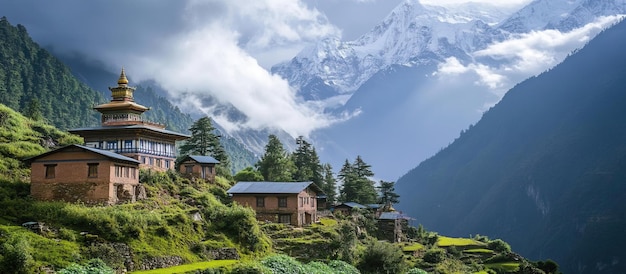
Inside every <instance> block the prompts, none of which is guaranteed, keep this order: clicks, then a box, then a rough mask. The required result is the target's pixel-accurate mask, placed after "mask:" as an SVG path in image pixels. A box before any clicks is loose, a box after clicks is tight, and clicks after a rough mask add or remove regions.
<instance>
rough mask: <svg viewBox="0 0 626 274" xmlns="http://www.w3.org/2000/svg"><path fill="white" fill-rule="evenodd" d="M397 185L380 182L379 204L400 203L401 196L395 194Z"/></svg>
mask: <svg viewBox="0 0 626 274" xmlns="http://www.w3.org/2000/svg"><path fill="white" fill-rule="evenodd" d="M395 184H396V183H395V182H385V181H383V180H381V181H380V186H378V187H377V188H378V191H379V193H380V197H379V199H378V202H379V203H381V204H383V205H386V204H388V203H389V204H397V203H398V202H400V200H399V198H400V195H398V194H397V193H396V192H395Z"/></svg>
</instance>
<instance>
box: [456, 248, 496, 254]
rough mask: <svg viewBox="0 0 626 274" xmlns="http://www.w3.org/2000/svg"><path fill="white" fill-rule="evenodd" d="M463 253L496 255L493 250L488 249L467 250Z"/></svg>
mask: <svg viewBox="0 0 626 274" xmlns="http://www.w3.org/2000/svg"><path fill="white" fill-rule="evenodd" d="M463 252H465V253H492V254H493V253H494V252H493V250H491V249H486V248H474V249H466V250H463Z"/></svg>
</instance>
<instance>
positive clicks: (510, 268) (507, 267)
mask: <svg viewBox="0 0 626 274" xmlns="http://www.w3.org/2000/svg"><path fill="white" fill-rule="evenodd" d="M485 267H487V268H491V269H494V270H502V271H506V272H516V271H518V270H519V263H516V262H504V263H495V264H485Z"/></svg>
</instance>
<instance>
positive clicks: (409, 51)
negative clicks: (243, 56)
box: [272, 0, 626, 101]
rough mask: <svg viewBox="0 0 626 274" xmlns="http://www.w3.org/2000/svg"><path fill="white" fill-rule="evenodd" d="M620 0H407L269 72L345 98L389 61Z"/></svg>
mask: <svg viewBox="0 0 626 274" xmlns="http://www.w3.org/2000/svg"><path fill="white" fill-rule="evenodd" d="M625 1H626V0H558V1H555V0H536V1H533V2H532V3H530V4H528V5H527V6H525V7H524V8H522V9H521V10H519V11H517V12H515V13H513V11H511V10H510V9H506V8H501V7H496V6H492V5H488V4H478V3H471V2H470V3H466V4H463V5H457V6H454V7H453V6H447V7H440V6H427V5H422V4H420V3H419V1H418V0H407V1H405V2H403V3H402V4H400V5H399V6H398V7H396V8H395V9H394V10H393V11H392V12H391V13H390V14H389V15H388V16H387V17H386V18H385V19H384V20H383V22H381V23H380V24H378V25H377V26H375V27H374V28H373V29H372V30H371V31H370V32H368V33H366V34H364V35H363V36H361V37H360V38H358V39H357V40H355V41H345V42H344V41H341V40H340V38H338V37H329V38H326V39H324V40H322V41H319V42H318V43H316V44H315V45H312V46H309V47H307V48H305V49H304V50H302V51H301V52H300V53H299V54H298V55H297V56H296V57H294V58H293V59H292V60H290V61H289V62H284V63H281V64H278V65H276V66H274V67H273V68H272V72H273V73H276V74H279V75H281V76H283V77H284V78H285V79H287V80H288V81H289V82H290V83H291V85H292V86H294V87H296V88H298V89H299V93H298V94H299V95H300V96H302V97H303V98H304V99H305V100H325V99H328V98H329V97H333V96H337V95H344V98H346V96H345V95H350V94H352V93H353V92H354V91H355V90H357V89H358V88H359V87H360V86H361V85H362V84H363V83H365V81H367V80H368V79H369V78H370V77H371V76H372V75H374V74H375V73H377V72H379V71H381V70H384V69H386V68H389V67H390V66H391V65H407V66H416V65H419V64H423V63H425V62H430V61H433V60H435V61H441V60H443V59H445V58H447V57H451V56H453V57H455V58H457V59H458V60H468V59H469V58H471V54H472V52H475V51H477V50H480V49H484V48H485V47H486V46H488V45H490V44H492V43H494V42H498V41H503V40H505V39H507V38H508V37H510V35H511V34H520V33H527V32H530V31H537V30H543V29H557V30H561V31H569V30H572V29H574V28H577V27H580V26H583V25H584V24H587V23H589V22H592V21H593V20H595V19H596V18H597V17H598V16H604V15H615V14H620V13H624V12H626V4H625ZM348 97H349V96H348ZM344 101H345V100H344Z"/></svg>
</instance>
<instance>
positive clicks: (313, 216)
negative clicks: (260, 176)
mask: <svg viewBox="0 0 626 274" xmlns="http://www.w3.org/2000/svg"><path fill="white" fill-rule="evenodd" d="M227 193H228V194H229V195H230V196H231V197H232V199H233V201H235V202H237V203H239V204H241V205H246V206H249V207H251V208H252V209H254V211H256V218H257V220H259V221H270V222H275V223H285V224H291V225H294V226H303V225H309V224H312V223H313V222H315V221H316V220H317V205H316V200H317V199H316V198H317V196H318V195H320V194H323V192H322V190H321V189H320V188H319V187H318V186H317V185H315V184H314V183H313V182H238V183H237V184H235V185H234V186H233V187H231V188H230V189H229V190H228V191H227Z"/></svg>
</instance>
